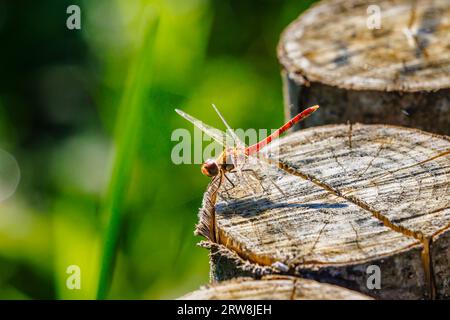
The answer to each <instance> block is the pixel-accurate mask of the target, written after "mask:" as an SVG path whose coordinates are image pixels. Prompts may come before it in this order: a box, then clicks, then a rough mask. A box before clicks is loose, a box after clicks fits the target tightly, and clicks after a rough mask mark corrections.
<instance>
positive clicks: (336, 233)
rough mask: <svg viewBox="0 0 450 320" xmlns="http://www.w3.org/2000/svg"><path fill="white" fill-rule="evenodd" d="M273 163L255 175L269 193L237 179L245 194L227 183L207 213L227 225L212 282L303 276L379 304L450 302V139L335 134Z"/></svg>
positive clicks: (285, 146) (300, 145)
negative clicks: (371, 277) (371, 280)
mask: <svg viewBox="0 0 450 320" xmlns="http://www.w3.org/2000/svg"><path fill="white" fill-rule="evenodd" d="M263 153H264V154H265V155H266V156H267V157H269V158H270V159H271V161H272V162H273V165H266V166H255V165H251V164H249V165H248V166H249V167H252V168H254V169H255V170H256V171H257V175H258V176H259V178H260V179H261V181H262V183H260V182H259V181H257V180H256V179H251V177H250V176H249V175H248V176H247V177H245V174H244V176H243V177H244V178H242V177H239V176H238V175H233V176H231V178H232V179H233V182H234V183H235V184H236V187H235V188H232V189H231V190H227V189H229V188H230V186H229V185H227V184H226V183H223V184H222V185H221V187H220V189H219V192H218V199H217V202H215V205H213V206H210V208H209V209H208V208H206V211H208V212H209V214H214V216H215V222H216V223H215V226H214V228H215V230H213V231H212V232H211V234H214V235H215V238H214V239H213V238H211V237H208V233H202V234H203V235H205V236H207V237H208V238H209V240H210V241H211V242H213V243H214V245H210V248H211V253H212V259H211V263H212V273H213V274H212V278H213V280H223V279H227V278H231V277H234V276H237V275H239V276H240V275H246V276H248V275H250V276H255V277H259V276H261V275H264V274H268V273H278V274H292V275H299V276H303V277H310V278H314V279H318V280H320V281H325V282H330V283H334V284H338V285H341V286H345V287H347V288H350V289H354V290H358V291H360V292H364V293H366V294H368V295H371V296H374V297H378V298H387V299H388V298H403V299H407V298H411V299H417V298H434V297H437V298H448V297H449V294H450V292H449V279H450V270H449V267H448V266H449V262H450V242H449V226H450V193H449V184H450V175H449V173H450V156H449V154H450V141H449V139H448V138H446V137H442V136H437V135H433V134H430V133H425V132H421V131H419V130H414V129H406V128H401V127H395V126H385V125H360V124H355V125H353V126H348V125H331V126H322V127H317V128H311V129H307V130H303V131H300V132H296V133H294V134H292V135H289V136H287V137H286V138H283V139H281V140H280V141H279V142H275V143H274V144H273V145H272V146H270V148H267V149H265V150H264V151H263ZM269 177H270V178H269ZM272 180H274V181H276V184H277V186H278V187H279V188H281V189H282V191H283V193H284V194H282V193H280V191H278V189H277V188H274V187H273V185H272V182H271V181H272ZM215 187H217V186H210V189H209V192H211V190H212V189H214V188H215ZM208 195H209V194H208V193H207V194H206V195H205V198H208ZM211 208H212V209H213V210H214V211H213V212H211ZM203 210H205V208H203ZM203 214H204V212H203V213H202V214H201V215H203ZM369 265H378V266H379V267H380V268H381V272H382V288H381V289H380V290H370V289H368V288H367V285H366V281H367V277H368V275H367V273H366V269H367V267H368V266H369Z"/></svg>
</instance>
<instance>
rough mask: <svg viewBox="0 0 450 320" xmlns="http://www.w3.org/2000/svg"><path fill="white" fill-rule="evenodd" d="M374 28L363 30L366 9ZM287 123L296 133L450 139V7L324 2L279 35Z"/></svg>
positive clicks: (444, 1)
mask: <svg viewBox="0 0 450 320" xmlns="http://www.w3.org/2000/svg"><path fill="white" fill-rule="evenodd" d="M374 4H376V5H377V6H379V8H380V10H381V11H380V13H381V25H380V29H369V28H368V27H367V21H368V19H370V14H371V11H370V10H369V13H368V12H367V9H368V7H369V5H374ZM278 57H279V60H280V62H281V64H282V67H283V71H282V77H283V81H284V97H285V110H286V111H285V114H286V117H287V118H290V117H292V116H293V115H295V114H297V113H298V112H299V111H300V109H303V108H305V107H306V106H310V105H315V104H319V105H320V106H321V110H320V112H319V113H318V114H317V115H316V116H315V117H311V118H309V119H307V120H306V121H305V122H303V123H301V124H300V125H299V126H298V128H299V127H300V126H313V125H318V124H330V123H346V122H347V121H350V122H352V123H354V122H361V123H384V124H395V125H403V126H408V127H414V128H419V129H423V130H427V131H430V132H435V133H440V134H447V135H449V134H450V126H449V123H450V1H448V0H421V1H413V0H396V1H393V0H381V1H376V2H374V1H371V0H330V1H322V2H320V3H318V4H317V5H315V6H313V7H312V8H310V9H309V10H307V11H306V12H305V13H304V14H302V15H301V16H300V17H299V18H298V19H297V20H295V21H294V22H293V23H292V24H290V25H289V27H288V28H287V29H286V30H285V31H284V33H283V34H282V37H281V39H280V43H279V45H278Z"/></svg>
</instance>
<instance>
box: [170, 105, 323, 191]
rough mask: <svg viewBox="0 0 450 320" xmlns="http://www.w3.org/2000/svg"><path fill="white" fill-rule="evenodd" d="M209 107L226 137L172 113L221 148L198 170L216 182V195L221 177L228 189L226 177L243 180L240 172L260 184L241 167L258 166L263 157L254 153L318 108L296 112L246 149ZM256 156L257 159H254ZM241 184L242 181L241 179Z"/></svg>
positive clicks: (194, 121)
mask: <svg viewBox="0 0 450 320" xmlns="http://www.w3.org/2000/svg"><path fill="white" fill-rule="evenodd" d="M212 107H213V108H214V110H215V112H216V113H217V115H218V116H219V118H220V119H221V120H222V122H223V124H224V125H225V127H226V128H227V133H229V134H227V133H225V132H223V131H221V130H219V129H216V128H214V127H211V126H209V125H207V124H205V123H203V122H202V121H201V120H198V119H197V118H195V117H193V116H191V115H189V114H187V113H185V112H184V111H181V110H179V109H175V111H176V112H177V113H178V114H179V115H180V116H182V117H183V118H185V119H186V120H188V121H189V122H191V123H192V124H193V125H194V126H196V127H197V128H198V129H200V130H201V131H202V132H204V133H205V134H206V135H208V136H210V137H211V138H212V139H214V140H215V141H216V142H218V143H219V144H221V145H222V146H224V150H223V151H222V153H221V154H220V155H219V156H218V157H217V158H216V159H207V160H206V161H205V162H204V163H203V164H202V166H201V172H202V174H204V175H205V176H207V177H211V178H212V180H211V184H213V183H214V182H215V180H216V179H219V183H218V186H217V189H216V191H218V190H219V188H220V186H221V184H222V181H223V178H224V177H225V178H226V179H227V180H228V182H229V183H230V184H231V185H232V188H234V187H235V185H234V183H233V182H232V181H231V180H230V178H229V177H228V176H227V173H240V176H243V175H242V172H243V171H249V172H251V173H252V174H253V177H255V179H257V180H259V181H260V179H259V178H258V177H257V174H256V171H255V170H253V169H251V168H246V169H244V168H243V165H244V164H245V163H253V164H256V163H259V162H260V161H259V159H260V158H264V157H261V155H259V154H258V153H259V152H260V151H261V150H262V149H263V148H264V147H265V146H267V145H268V144H270V143H271V142H272V141H274V140H275V139H277V138H279V137H280V136H281V135H282V134H283V133H285V132H286V131H287V130H289V129H290V128H291V127H292V126H294V125H295V124H297V123H299V122H300V121H302V120H304V119H306V118H307V117H309V116H310V115H311V114H312V113H313V112H315V111H316V110H317V109H318V108H319V106H318V105H315V106H312V107H309V108H307V109H305V110H303V111H302V112H300V113H299V114H297V115H296V116H295V117H293V118H292V119H290V120H289V121H287V122H286V123H285V124H283V125H282V126H281V127H279V128H278V129H277V130H275V131H274V132H273V133H272V134H270V135H269V136H267V137H266V138H264V139H262V140H260V141H259V142H257V143H255V144H253V145H251V146H246V145H245V143H244V142H242V140H241V139H240V138H239V137H238V136H237V135H236V133H235V132H234V130H233V129H231V127H230V126H229V125H228V123H227V121H226V120H225V118H224V117H223V116H222V114H221V113H220V111H219V110H218V109H217V107H216V106H215V105H214V104H213V105H212ZM257 155H258V158H257V157H256V156H257ZM269 162H270V161H269ZM267 178H269V180H270V181H271V182H272V184H273V185H274V186H275V187H276V188H277V189H278V190H279V191H280V192H281V193H282V194H284V192H283V191H282V190H281V189H280V188H279V187H278V186H277V184H276V183H275V182H274V181H273V180H272V179H271V178H270V177H267ZM243 180H244V181H246V179H245V178H244V179H243ZM260 183H261V181H260ZM263 189H264V188H263Z"/></svg>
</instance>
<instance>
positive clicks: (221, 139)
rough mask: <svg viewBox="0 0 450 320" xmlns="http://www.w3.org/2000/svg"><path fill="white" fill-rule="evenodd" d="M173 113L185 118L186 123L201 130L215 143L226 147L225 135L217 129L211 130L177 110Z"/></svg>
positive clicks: (211, 128)
mask: <svg viewBox="0 0 450 320" xmlns="http://www.w3.org/2000/svg"><path fill="white" fill-rule="evenodd" d="M175 111H176V112H177V113H178V114H179V115H180V116H182V117H183V118H185V119H186V120H187V121H189V122H190V123H192V124H193V125H194V126H196V127H197V128H199V129H200V130H202V131H203V132H204V133H205V134H207V135H208V136H210V137H211V138H213V139H214V140H215V141H217V142H218V143H220V144H221V145H223V146H226V145H227V134H226V133H225V132H223V131H221V130H219V129H216V128H213V127H211V126H209V125H207V124H205V123H203V122H202V121H201V120H198V119H197V118H194V117H193V116H191V115H189V114H187V113H186V112H184V111H181V110H179V109H175Z"/></svg>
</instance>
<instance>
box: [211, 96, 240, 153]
mask: <svg viewBox="0 0 450 320" xmlns="http://www.w3.org/2000/svg"><path fill="white" fill-rule="evenodd" d="M212 106H213V108H214V110H215V111H216V113H217V114H218V115H219V117H220V119H221V120H222V122H223V124H224V125H225V127H227V132H228V133H229V134H230V136H231V138H232V139H233V141H234V143H235V145H236V147H237V148H245V144H244V143H243V142H242V141H241V139H239V137H238V136H237V135H236V133H235V132H234V130H233V129H231V127H230V126H229V125H228V123H227V121H226V120H225V118H224V117H223V116H222V114H221V113H220V111H219V109H217V107H216V106H215V105H214V104H213V105H212Z"/></svg>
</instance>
